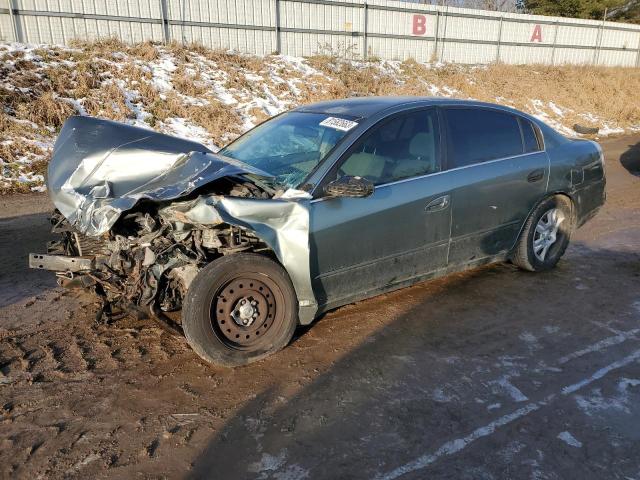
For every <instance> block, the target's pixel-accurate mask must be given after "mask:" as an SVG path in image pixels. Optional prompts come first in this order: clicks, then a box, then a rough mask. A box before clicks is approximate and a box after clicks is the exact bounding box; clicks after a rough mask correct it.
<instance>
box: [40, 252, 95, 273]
mask: <svg viewBox="0 0 640 480" xmlns="http://www.w3.org/2000/svg"><path fill="white" fill-rule="evenodd" d="M94 267H95V260H94V258H92V257H70V256H67V255H45V254H41V253H30V254H29V268H35V269H38V270H51V271H54V272H87V271H90V270H93V269H94Z"/></svg>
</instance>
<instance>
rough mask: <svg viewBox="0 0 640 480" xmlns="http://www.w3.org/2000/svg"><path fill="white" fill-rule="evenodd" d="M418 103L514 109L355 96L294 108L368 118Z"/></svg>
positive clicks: (449, 100) (449, 101)
mask: <svg viewBox="0 0 640 480" xmlns="http://www.w3.org/2000/svg"><path fill="white" fill-rule="evenodd" d="M418 105H469V106H475V107H481V106H485V107H493V108H501V109H504V110H507V111H514V110H513V109H510V108H508V107H503V106H502V105H496V104H493V103H485V102H479V101H474V100H461V99H456V98H441V97H353V98H344V99H340V100H329V101H326V102H318V103H313V104H310V105H303V106H301V107H298V108H296V109H294V111H296V112H311V113H325V114H331V115H348V116H352V117H357V118H368V117H371V116H373V115H375V114H377V113H379V112H382V111H384V110H387V109H390V108H396V107H402V106H406V107H412V106H418Z"/></svg>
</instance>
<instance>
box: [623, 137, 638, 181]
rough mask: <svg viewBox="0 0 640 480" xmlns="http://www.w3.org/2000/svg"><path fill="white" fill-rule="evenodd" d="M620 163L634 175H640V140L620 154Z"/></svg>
mask: <svg viewBox="0 0 640 480" xmlns="http://www.w3.org/2000/svg"><path fill="white" fill-rule="evenodd" d="M620 163H621V164H622V166H623V167H624V168H625V169H626V170H627V171H628V172H629V173H631V174H632V175H636V176H640V142H638V143H636V144H635V145H629V148H628V150H627V151H626V152H624V153H623V154H622V155H621V156H620Z"/></svg>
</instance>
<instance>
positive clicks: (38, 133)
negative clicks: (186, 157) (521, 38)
mask: <svg viewBox="0 0 640 480" xmlns="http://www.w3.org/2000/svg"><path fill="white" fill-rule="evenodd" d="M73 47H74V49H65V48H58V47H51V48H47V47H42V48H38V49H34V50H32V53H34V54H35V55H36V57H35V58H33V59H28V58H25V55H24V53H23V52H22V51H13V52H4V53H0V82H2V86H0V158H1V159H2V160H3V161H4V164H2V167H1V168H2V169H3V170H4V171H5V172H7V171H9V172H10V173H11V175H14V178H15V176H16V175H18V174H19V172H24V171H26V170H24V168H26V167H24V165H23V164H22V163H21V162H18V161H17V160H18V159H21V158H23V157H26V158H32V159H36V162H35V163H33V164H32V165H30V166H29V167H28V168H27V170H28V171H30V172H34V171H44V168H45V166H46V160H47V159H46V152H45V151H44V150H42V149H41V148H40V147H38V146H37V145H38V143H37V142H40V141H45V142H52V140H53V138H54V136H55V132H56V131H57V130H58V129H59V128H60V126H61V125H62V123H63V122H64V121H65V120H66V118H67V117H68V116H69V115H72V114H75V113H76V111H75V108H74V106H73V104H72V101H73V100H77V101H78V102H79V103H80V104H81V105H82V106H83V108H84V110H85V111H86V112H87V113H88V114H89V115H95V116H100V117H105V118H110V119H114V120H119V121H126V120H128V119H130V118H132V117H133V115H134V112H133V111H132V110H131V108H129V104H128V103H127V101H126V97H125V91H128V92H129V96H130V98H131V101H132V102H133V103H134V104H138V105H137V106H138V107H139V108H141V109H142V110H144V111H145V112H147V113H149V114H150V115H149V116H148V117H147V121H148V122H149V124H150V125H151V126H154V127H162V124H161V122H164V121H166V120H167V119H170V118H184V119H186V120H187V121H189V122H191V123H193V124H194V125H199V126H201V127H203V128H204V129H206V131H207V132H208V133H209V135H210V137H211V140H212V142H214V143H215V144H217V145H222V144H224V143H226V142H227V141H228V140H232V139H233V137H235V136H236V135H238V134H240V133H241V131H240V130H241V124H242V122H241V116H243V115H248V116H249V117H250V119H251V120H252V121H253V122H254V123H259V122H261V121H263V120H265V119H266V118H267V116H268V115H267V113H266V112H265V110H264V109H263V108H261V107H259V106H255V105H259V103H258V102H252V99H255V98H258V97H260V98H263V99H267V101H270V100H269V95H274V96H275V97H277V98H278V99H279V100H280V101H284V102H289V103H288V104H289V105H291V106H292V107H293V106H295V105H299V104H306V103H311V102H315V101H321V100H327V99H336V98H345V97H351V96H363V95H417V96H430V95H432V92H433V91H434V90H437V89H440V91H441V92H443V91H444V89H445V88H449V89H453V91H455V96H457V97H461V98H474V99H478V100H483V101H489V102H499V103H506V104H509V105H512V106H514V107H516V108H520V109H522V110H525V111H529V112H531V111H532V110H533V107H534V106H533V104H532V99H537V100H540V108H542V110H543V111H544V112H545V113H546V114H547V115H549V116H550V117H552V118H555V119H556V120H559V121H561V122H562V123H563V124H564V125H565V126H571V125H573V123H583V124H584V123H588V121H587V119H585V118H584V116H583V115H584V114H586V113H591V114H594V115H596V116H597V117H599V118H600V119H601V120H602V121H603V122H607V123H609V124H611V125H612V126H618V127H623V128H626V127H630V126H638V125H640V69H633V68H604V67H586V66H544V65H534V66H513V65H504V64H495V65H489V66H483V67H470V66H456V65H444V66H437V67H435V66H432V65H428V64H421V63H418V62H415V61H412V60H407V61H405V62H401V63H400V62H396V63H394V64H393V65H386V66H385V67H384V68H383V67H382V64H381V63H380V62H379V61H374V60H372V59H370V61H366V62H357V63H354V62H350V61H345V60H341V59H340V58H338V57H337V56H336V55H335V54H336V52H332V51H329V50H327V51H326V52H325V53H324V54H320V55H316V56H314V57H310V58H308V59H307V60H306V63H307V65H309V66H311V67H313V68H314V69H315V70H317V71H318V74H311V75H306V74H305V73H303V72H301V71H299V70H296V69H293V68H292V67H291V65H290V64H288V63H286V62H284V61H283V60H282V59H280V58H279V57H269V56H267V57H263V58H261V57H256V56H250V55H239V54H234V53H230V52H228V51H222V50H212V49H208V48H205V47H203V46H202V45H198V44H192V45H181V44H178V43H172V44H170V45H168V46H163V45H158V44H154V43H151V42H145V43H142V44H138V45H133V46H129V45H125V44H123V43H122V42H120V41H118V40H116V39H105V40H100V41H97V42H74V44H73ZM118 52H119V53H118ZM346 53H348V52H346ZM167 54H168V55H171V56H172V61H173V62H174V63H175V64H176V66H177V69H176V70H175V71H174V72H172V73H171V78H170V80H171V82H172V85H173V89H171V90H169V91H159V90H158V87H157V86H156V83H154V81H153V78H152V73H151V71H150V69H149V68H148V67H149V64H153V62H157V61H158V60H160V59H161V58H162V56H164V55H167ZM272 74H275V75H277V77H274V76H273V75H272ZM252 75H253V76H259V77H261V79H258V78H257V77H256V78H253V77H252ZM278 77H280V78H278ZM212 79H213V80H212ZM283 80H284V81H283ZM212 81H216V82H217V85H218V88H219V86H223V87H226V88H227V89H228V93H231V94H232V95H233V96H234V97H235V98H236V100H237V101H238V105H240V104H242V105H244V106H243V107H242V108H238V107H234V106H228V105H224V104H222V103H221V102H220V100H219V99H218V98H217V97H216V95H215V94H214V91H215V88H214V87H215V86H214V85H213V84H212V83H211V82H212ZM9 85H11V86H13V87H14V88H13V89H12V88H11V87H9ZM292 85H294V86H292ZM20 89H22V90H20ZM266 90H268V92H266ZM195 102H200V103H199V104H194V103H195ZM550 102H553V103H555V104H556V105H558V106H559V107H561V108H562V110H563V112H564V117H558V116H557V115H556V114H554V113H553V111H552V110H551V107H550V106H549V103H550ZM19 120H28V121H29V122H33V123H34V124H35V128H34V127H33V126H32V125H31V124H29V123H24V122H20V121H19ZM11 175H10V176H11ZM4 185H5V186H4V187H3V186H2V183H1V182H0V191H2V190H3V189H4V190H6V189H7V188H12V189H15V188H18V189H24V188H28V186H27V187H24V185H23V186H16V185H14V184H13V183H10V184H9V185H10V186H9V187H7V184H6V183H5V184H4Z"/></svg>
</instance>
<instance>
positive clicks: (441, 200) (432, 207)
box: [425, 195, 450, 213]
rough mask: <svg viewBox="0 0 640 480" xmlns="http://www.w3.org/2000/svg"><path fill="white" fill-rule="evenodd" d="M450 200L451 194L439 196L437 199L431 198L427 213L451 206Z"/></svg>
mask: <svg viewBox="0 0 640 480" xmlns="http://www.w3.org/2000/svg"><path fill="white" fill-rule="evenodd" d="M449 201H450V197H449V195H444V196H442V197H438V198H436V199H435V200H431V201H430V202H429V203H428V204H427V206H426V208H425V211H426V212H427V213H431V212H439V211H440V210H444V209H445V208H447V207H448V206H449Z"/></svg>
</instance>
